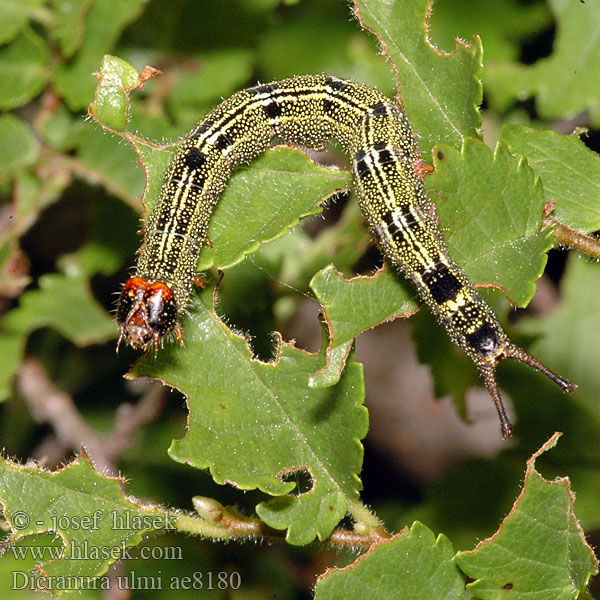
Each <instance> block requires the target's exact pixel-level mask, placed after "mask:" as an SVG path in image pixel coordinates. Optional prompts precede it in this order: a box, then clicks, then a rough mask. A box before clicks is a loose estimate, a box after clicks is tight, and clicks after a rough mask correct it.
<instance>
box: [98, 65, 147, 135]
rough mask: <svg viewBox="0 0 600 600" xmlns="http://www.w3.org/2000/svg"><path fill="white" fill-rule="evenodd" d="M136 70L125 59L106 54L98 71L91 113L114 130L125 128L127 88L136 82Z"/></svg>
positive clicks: (127, 100) (127, 105)
mask: <svg viewBox="0 0 600 600" xmlns="http://www.w3.org/2000/svg"><path fill="white" fill-rule="evenodd" d="M138 77H139V74H138V72H137V71H136V70H135V69H134V68H133V67H132V66H131V65H130V64H129V63H128V62H126V61H124V60H122V59H121V58H118V57H117V56H111V55H110V54H106V55H105V56H104V58H103V60H102V65H101V66H100V72H99V73H98V81H99V83H98V85H97V86H96V93H95V95H94V101H93V102H92V104H91V105H90V111H91V113H92V114H93V115H94V116H95V117H96V118H97V119H98V120H99V121H100V122H101V123H103V124H104V125H106V126H107V127H110V128H111V129H114V130H115V131H125V130H126V129H127V113H128V110H127V109H128V107H129V97H128V90H130V89H132V88H134V87H135V86H136V85H137V84H138Z"/></svg>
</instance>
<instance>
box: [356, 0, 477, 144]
mask: <svg viewBox="0 0 600 600" xmlns="http://www.w3.org/2000/svg"><path fill="white" fill-rule="evenodd" d="M430 4H431V2H430V0H416V1H415V0H391V1H387V0H386V1H384V0H354V5H355V13H356V15H357V17H358V18H359V20H360V22H361V24H362V25H363V27H365V28H367V29H369V30H370V31H371V32H373V33H374V34H375V35H376V36H377V38H378V39H379V41H380V43H381V45H382V47H383V50H384V54H385V55H386V56H387V57H388V59H389V60H390V61H391V62H392V64H393V65H394V68H395V69H396V72H397V79H398V83H399V85H400V86H401V89H399V90H398V92H399V96H400V97H401V98H402V103H403V104H404V107H405V109H406V114H407V115H408V118H409V119H410V122H411V123H412V125H413V127H414V129H415V130H416V132H417V133H418V134H419V146H420V148H421V150H422V151H423V152H428V151H429V150H430V149H431V148H432V147H433V146H434V145H435V144H437V143H440V142H442V143H446V144H451V145H453V146H456V147H460V144H461V141H462V139H463V137H474V138H480V137H481V132H480V131H479V128H480V125H481V116H480V114H479V111H478V109H477V107H478V105H479V104H480V103H481V99H482V88H481V72H482V68H483V67H482V49H481V42H480V40H479V38H476V39H475V41H474V43H473V45H471V46H469V45H467V44H465V43H464V42H460V41H458V42H457V44H456V48H455V50H454V52H452V53H447V52H440V51H439V50H438V49H437V48H435V47H434V46H433V45H432V44H431V42H430V41H429V39H428V33H427V27H428V18H429V11H430ZM448 82H452V85H449V84H448Z"/></svg>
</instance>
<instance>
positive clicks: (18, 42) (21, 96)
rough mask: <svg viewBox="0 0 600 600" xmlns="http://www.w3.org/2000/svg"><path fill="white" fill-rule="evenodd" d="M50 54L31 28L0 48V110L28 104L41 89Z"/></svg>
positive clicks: (44, 81)
mask: <svg viewBox="0 0 600 600" xmlns="http://www.w3.org/2000/svg"><path fill="white" fill-rule="evenodd" d="M49 56H50V52H49V50H48V47H47V46H46V42H45V41H44V40H43V39H42V38H41V37H40V36H39V35H37V33H34V32H33V31H32V30H31V29H29V28H27V29H25V30H24V31H23V32H22V33H21V34H20V35H19V36H18V37H17V38H16V39H15V40H14V41H13V42H12V43H10V44H9V45H8V46H6V47H5V48H2V49H1V50H0V109H4V110H9V109H11V108H16V107H17V106H22V105H23V104H27V102H29V101H30V100H31V99H32V98H35V96H37V95H38V94H39V93H40V92H41V91H42V88H43V87H44V84H45V83H46V79H47V77H48V76H47V71H48V65H47V62H48V58H49Z"/></svg>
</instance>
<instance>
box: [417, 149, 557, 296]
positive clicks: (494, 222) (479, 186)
mask: <svg viewBox="0 0 600 600" xmlns="http://www.w3.org/2000/svg"><path fill="white" fill-rule="evenodd" d="M435 156H436V159H435V172H434V173H433V174H432V175H431V176H429V177H427V178H426V183H427V188H428V190H429V192H430V194H431V197H432V198H433V199H435V202H436V207H437V213H438V217H439V222H440V229H441V230H442V232H443V234H444V238H445V240H446V244H447V245H448V251H449V253H450V256H452V258H453V259H454V260H455V261H456V262H457V263H458V265H459V266H460V267H462V268H464V270H465V273H466V274H467V275H468V276H469V278H470V279H471V280H472V281H473V282H475V283H492V284H495V285H497V286H499V287H501V288H503V289H504V291H505V292H506V293H507V294H508V297H509V298H510V300H511V301H512V302H513V303H515V304H517V305H518V306H526V305H527V304H528V303H529V301H530V300H531V298H532V297H533V295H534V294H535V290H536V286H535V281H536V280H537V279H538V277H539V276H540V275H541V274H542V271H543V270H544V267H545V265H546V260H547V256H546V252H547V251H548V250H549V249H550V248H551V247H552V239H551V231H550V230H545V231H540V227H541V222H542V213H543V210H544V194H543V190H542V186H541V184H540V182H539V180H537V179H536V178H535V177H534V174H533V172H532V171H531V169H530V168H529V167H528V166H527V164H526V163H525V162H524V161H523V160H522V159H519V158H516V157H514V156H513V155H512V154H511V153H510V152H509V151H508V149H507V147H506V146H505V145H504V144H502V143H499V144H498V146H496V149H495V151H494V152H492V150H490V148H488V147H487V146H486V145H485V144H482V143H480V142H477V141H474V140H469V139H467V140H465V141H464V143H463V147H462V149H461V150H460V151H459V150H456V149H455V148H451V147H450V146H439V147H438V148H437V151H436V154H435Z"/></svg>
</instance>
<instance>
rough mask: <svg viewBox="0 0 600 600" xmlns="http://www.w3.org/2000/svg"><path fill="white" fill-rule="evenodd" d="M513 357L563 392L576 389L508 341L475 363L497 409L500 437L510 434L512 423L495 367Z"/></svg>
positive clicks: (574, 384)
mask: <svg viewBox="0 0 600 600" xmlns="http://www.w3.org/2000/svg"><path fill="white" fill-rule="evenodd" d="M507 358H514V359H515V360H517V361H519V362H521V363H523V364H526V365H528V366H530V367H533V368H534V369H535V370H536V371H539V372H540V373H543V374H544V375H545V376H546V377H548V379H550V380H551V381H553V382H554V383H555V384H556V385H558V386H559V387H560V388H561V389H562V390H563V392H569V393H570V392H574V391H575V390H576V389H577V384H576V383H572V382H571V381H569V380H568V379H565V378H564V377H561V376H560V375H557V374H556V373H555V372H554V371H552V370H551V369H549V368H548V367H547V366H546V365H544V364H542V363H541V362H539V361H538V360H537V359H536V358H534V357H533V356H531V355H530V354H528V353H527V352H525V350H523V348H520V347H519V346H517V345H515V344H513V343H512V342H510V341H508V342H507V344H506V346H505V347H504V348H503V349H502V351H501V352H499V353H498V354H497V355H495V356H494V357H490V358H489V359H488V360H486V361H482V362H478V363H476V366H477V369H478V371H479V374H480V376H481V378H482V379H483V381H484V383H485V386H486V387H487V389H488V391H489V393H490V396H491V397H492V400H493V401H494V405H495V406H496V410H497V411H498V418H499V419H500V429H501V431H502V437H503V438H504V439H507V438H509V437H510V436H511V435H512V425H511V423H510V420H509V418H508V415H507V414H506V410H505V408H504V403H503V401H502V396H501V395H500V390H499V389H498V383H497V381H496V367H497V366H498V364H499V363H500V362H501V361H503V360H505V359H507Z"/></svg>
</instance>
